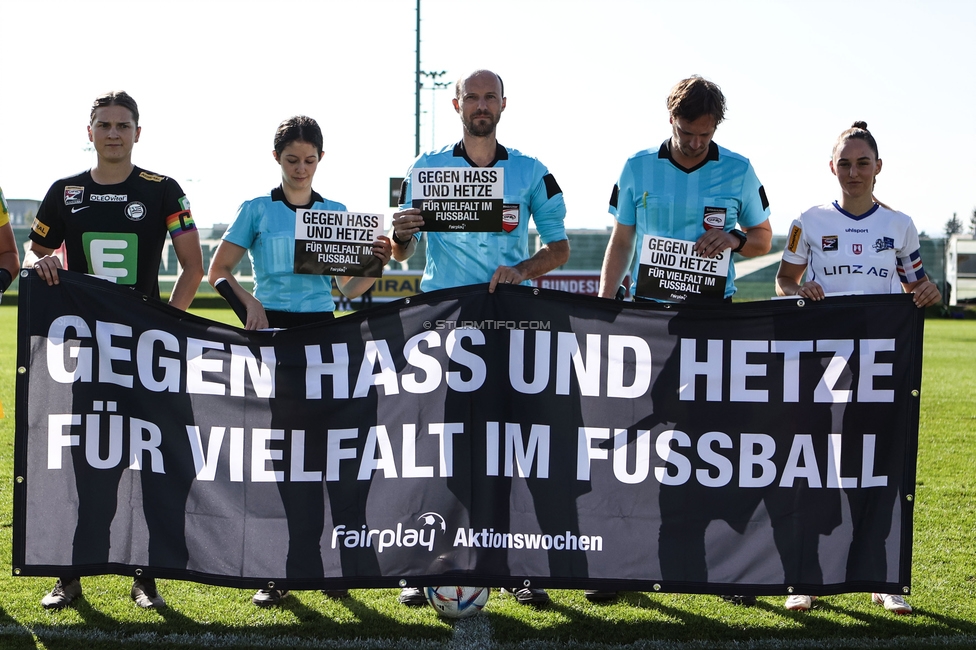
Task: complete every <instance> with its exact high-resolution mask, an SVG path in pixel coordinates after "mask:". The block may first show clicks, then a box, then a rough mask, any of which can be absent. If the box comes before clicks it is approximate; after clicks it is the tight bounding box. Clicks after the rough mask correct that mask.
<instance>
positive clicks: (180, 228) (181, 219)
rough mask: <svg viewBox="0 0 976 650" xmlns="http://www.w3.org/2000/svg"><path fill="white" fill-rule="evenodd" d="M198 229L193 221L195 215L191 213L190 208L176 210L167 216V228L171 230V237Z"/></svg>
mask: <svg viewBox="0 0 976 650" xmlns="http://www.w3.org/2000/svg"><path fill="white" fill-rule="evenodd" d="M196 229H197V226H196V224H195V223H193V215H191V214H190V210H189V209H186V210H180V211H179V212H174V213H173V214H171V215H169V216H168V217H166V230H168V231H169V236H170V237H174V238H175V237H179V236H180V235H182V234H184V233H188V232H193V231H194V230H196Z"/></svg>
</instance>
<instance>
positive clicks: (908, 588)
mask: <svg viewBox="0 0 976 650" xmlns="http://www.w3.org/2000/svg"><path fill="white" fill-rule="evenodd" d="M901 592H902V593H903V594H910V593H912V589H911V587H902V588H901Z"/></svg>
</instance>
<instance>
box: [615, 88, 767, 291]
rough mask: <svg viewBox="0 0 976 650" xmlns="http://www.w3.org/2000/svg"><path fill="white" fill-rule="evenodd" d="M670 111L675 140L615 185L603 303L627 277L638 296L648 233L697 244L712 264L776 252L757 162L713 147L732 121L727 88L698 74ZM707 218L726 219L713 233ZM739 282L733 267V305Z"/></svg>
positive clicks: (632, 162)
mask: <svg viewBox="0 0 976 650" xmlns="http://www.w3.org/2000/svg"><path fill="white" fill-rule="evenodd" d="M668 111H669V113H670V114H671V137H670V138H669V139H668V140H665V141H664V143H663V144H662V145H661V146H660V147H659V148H656V149H647V150H645V151H641V152H638V153H636V154H634V155H633V156H631V157H630V159H629V160H628V161H627V163H626V164H625V165H624V169H623V172H622V173H621V174H620V180H619V181H618V182H617V184H616V185H614V187H613V194H612V195H611V197H610V214H612V215H613V216H614V218H615V222H614V226H613V233H612V234H611V235H610V242H609V243H608V244H607V251H606V254H605V256H604V259H603V270H602V272H601V274H600V296H601V297H603V298H613V297H614V295H615V294H616V292H617V288H618V287H619V286H620V283H621V281H622V280H623V278H624V275H625V274H626V273H627V272H628V271H630V272H631V277H632V278H633V279H634V283H633V287H632V292H634V295H637V294H636V288H637V278H638V277H639V275H638V268H639V264H640V256H639V255H637V256H635V255H634V247H635V245H636V244H638V243H639V242H642V241H644V236H645V235H652V236H657V237H670V238H673V239H683V240H685V241H693V242H695V245H694V248H695V250H696V251H697V252H698V254H700V255H702V256H703V257H709V258H711V257H715V256H717V255H718V254H720V253H721V252H722V251H724V250H726V249H732V252H733V253H739V254H740V255H742V256H743V257H757V256H759V255H764V254H766V253H768V252H769V247H770V241H771V239H772V235H773V231H772V228H771V227H770V225H769V201H767V200H766V192H765V190H764V189H763V186H762V184H761V183H760V182H759V179H758V178H757V177H756V172H755V171H754V170H753V168H752V164H751V163H750V162H749V160H748V159H747V158H744V157H743V156H740V155H739V154H737V153H734V152H732V151H729V150H728V149H725V148H724V147H720V146H718V145H717V144H715V143H714V142H712V137H714V135H715V129H716V128H717V127H718V125H719V124H721V122H722V120H723V119H724V118H725V96H724V95H723V94H722V90H721V89H720V88H719V87H718V86H717V85H715V84H714V83H712V82H710V81H706V80H705V79H702V78H701V77H699V76H697V75H696V76H693V77H690V78H688V79H684V80H682V81H680V82H678V84H677V85H676V86H675V87H674V88H672V89H671V94H670V95H669V96H668ZM706 208H707V210H706ZM706 214H708V215H710V218H712V219H714V218H715V217H714V215H716V214H718V215H720V218H719V223H717V224H716V223H714V222H713V223H711V224H710V225H709V227H708V228H706V225H705V215H706ZM723 217H724V218H723ZM737 225H738V226H739V228H736V226H737ZM715 226H717V227H715ZM632 263H633V266H632V267H631V264H632ZM734 281H735V266H734V264H733V263H732V262H730V263H729V275H728V281H727V282H726V285H725V298H726V300H730V299H731V298H732V294H733V293H735V282H734ZM638 297H639V296H638Z"/></svg>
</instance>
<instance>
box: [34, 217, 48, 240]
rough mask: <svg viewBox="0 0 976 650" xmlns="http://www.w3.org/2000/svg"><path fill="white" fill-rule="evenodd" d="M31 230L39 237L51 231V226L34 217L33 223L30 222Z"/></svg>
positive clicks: (45, 235)
mask: <svg viewBox="0 0 976 650" xmlns="http://www.w3.org/2000/svg"><path fill="white" fill-rule="evenodd" d="M31 230H33V231H34V232H36V233H37V234H38V235H40V236H41V237H47V234H48V233H49V232H50V231H51V228H50V227H49V226H46V225H44V224H43V223H41V222H40V221H38V220H37V218H36V217H35V218H34V223H32V224H31Z"/></svg>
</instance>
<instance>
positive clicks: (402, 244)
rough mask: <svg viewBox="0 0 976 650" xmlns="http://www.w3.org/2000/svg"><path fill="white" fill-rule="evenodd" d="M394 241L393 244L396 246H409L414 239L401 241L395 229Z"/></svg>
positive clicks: (408, 238)
mask: <svg viewBox="0 0 976 650" xmlns="http://www.w3.org/2000/svg"><path fill="white" fill-rule="evenodd" d="M392 239H393V243H394V244H400V245H401V246H406V245H407V244H409V243H410V240H411V239H413V237H407V238H406V239H400V238H399V237H397V236H396V228H394V229H393V235H392Z"/></svg>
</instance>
